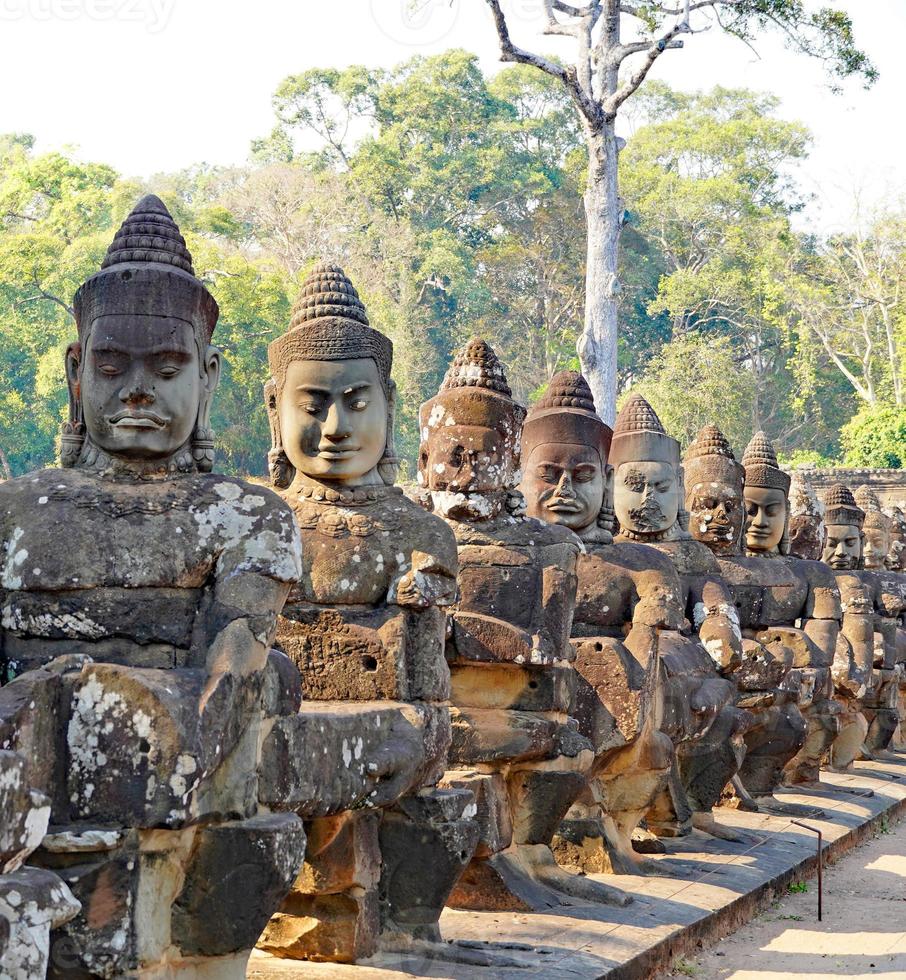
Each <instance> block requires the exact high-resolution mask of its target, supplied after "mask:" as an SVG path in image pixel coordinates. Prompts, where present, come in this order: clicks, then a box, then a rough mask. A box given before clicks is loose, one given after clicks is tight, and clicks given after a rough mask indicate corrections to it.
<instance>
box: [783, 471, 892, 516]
mask: <svg viewBox="0 0 906 980" xmlns="http://www.w3.org/2000/svg"><path fill="white" fill-rule="evenodd" d="M791 472H799V473H802V474H803V475H805V476H806V477H807V478H808V480H809V481H810V482H811V484H812V486H813V487H814V488H815V490H816V491H817V492H818V494H819V496H821V497H822V498H823V497H824V493H825V491H826V490H827V489H828V487H831V486H833V485H834V484H835V483H842V484H843V485H844V486H847V487H849V488H850V489H852V490H855V489H856V488H857V487H861V486H862V485H863V484H867V485H868V486H870V487H871V488H872V490H874V491H875V493H876V494H877V495H878V497H880V499H881V505H882V506H883V507H893V506H897V507H901V508H903V509H904V510H906V470H886V469H870V468H865V469H859V468H856V467H847V466H830V467H826V468H825V467H822V468H819V467H816V466H797V467H794V469H793V470H792V471H791Z"/></svg>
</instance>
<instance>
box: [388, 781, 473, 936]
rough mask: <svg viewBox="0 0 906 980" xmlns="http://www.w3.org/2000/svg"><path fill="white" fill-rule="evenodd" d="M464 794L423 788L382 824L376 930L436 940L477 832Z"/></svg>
mask: <svg viewBox="0 0 906 980" xmlns="http://www.w3.org/2000/svg"><path fill="white" fill-rule="evenodd" d="M473 799H474V798H473V796H472V793H471V792H470V791H469V790H466V789H434V788H431V789H424V790H421V791H420V792H418V793H414V794H412V795H411V796H407V797H403V799H401V800H400V801H399V803H398V804H397V805H396V806H394V807H391V808H390V809H388V810H385V811H384V813H383V815H382V819H381V828H380V844H381V858H382V865H381V882H380V899H381V925H382V930H383V932H384V933H385V934H388V933H390V934H392V933H394V932H397V931H401V932H403V933H405V934H408V935H410V936H414V937H415V938H417V939H426V940H429V941H435V940H439V939H440V932H439V929H438V925H437V921H438V919H439V918H440V913H441V911H442V910H443V907H444V904H445V903H446V901H447V898H448V897H449V895H450V891H451V890H452V888H453V886H454V884H455V883H456V881H457V879H458V878H459V876H460V875H461V874H462V871H463V869H464V868H465V867H466V865H467V864H468V863H469V861H470V860H471V858H472V855H473V854H474V852H475V845H476V843H477V841H478V827H477V825H476V824H475V822H474V821H473V820H472V819H471V817H472V810H473V807H474V804H473Z"/></svg>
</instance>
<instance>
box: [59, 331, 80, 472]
mask: <svg viewBox="0 0 906 980" xmlns="http://www.w3.org/2000/svg"><path fill="white" fill-rule="evenodd" d="M81 356H82V347H81V344H79V342H78V341H76V342H75V343H72V344H70V345H69V347H67V349H66V377H67V389H68V391H69V421H68V422H64V423H63V425H62V428H61V432H60V466H62V467H64V468H66V469H71V468H72V467H73V466H75V465H76V463H78V461H79V457H80V456H81V455H82V447H83V446H84V445H85V423H84V422H83V421H82V392H81V390H80V384H79V380H78V370H79V362H80V360H81Z"/></svg>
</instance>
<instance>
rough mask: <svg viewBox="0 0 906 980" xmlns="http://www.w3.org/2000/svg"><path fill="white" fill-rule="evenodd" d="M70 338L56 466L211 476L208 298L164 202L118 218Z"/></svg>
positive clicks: (212, 383) (213, 363) (214, 312)
mask: <svg viewBox="0 0 906 980" xmlns="http://www.w3.org/2000/svg"><path fill="white" fill-rule="evenodd" d="M74 307H75V317H76V325H77V328H78V335H79V339H78V341H77V342H76V343H73V344H70V346H69V349H68V350H67V352H66V377H67V382H68V385H69V421H68V422H67V423H66V424H65V425H64V427H63V439H62V451H61V462H62V465H63V466H74V465H75V464H76V463H77V462H79V461H82V462H93V461H94V460H96V459H98V457H99V454H101V453H103V454H106V455H107V456H109V457H112V458H113V459H118V460H123V461H126V462H135V463H141V464H145V465H148V466H151V467H166V468H168V469H173V470H176V471H185V472H188V471H190V470H194V469H198V470H205V471H206V470H210V469H211V467H212V465H213V460H214V437H213V433H212V432H211V431H210V428H209V416H210V406H211V398H212V395H213V393H214V389H215V388H216V387H217V383H218V381H219V379H220V353H219V351H217V350H216V349H215V348H213V347H211V346H210V341H211V335H212V334H213V331H214V326H215V324H216V323H217V317H218V309H217V303H216V302H215V300H214V297H213V296H211V294H210V293H209V292H208V290H207V289H206V288H205V286H204V284H203V283H202V282H201V281H200V280H199V279H197V278H196V276H195V272H194V270H193V268H192V257H191V255H189V252H188V250H187V249H186V243H185V240H184V239H183V237H182V235H181V234H180V233H179V228H177V226H176V223H175V222H174V221H173V218H172V217H171V216H170V212H169V211H168V210H167V208H166V207H165V205H164V204H163V202H162V201H161V200H160V199H159V198H157V197H155V196H154V195H153V194H149V195H148V196H147V197H143V198H142V199H141V201H139V203H138V204H137V205H136V206H135V209H134V210H133V211H132V213H131V214H130V215H129V217H128V218H126V220H125V222H124V223H123V225H122V227H121V228H120V230H119V231H118V232H117V233H116V237H115V238H114V240H113V243H112V244H111V245H110V248H109V249H108V250H107V255H106V257H105V259H104V262H103V264H102V266H101V271H100V272H98V273H96V274H95V275H93V276H92V277H91V278H90V279H88V280H87V281H86V282H84V283H83V284H82V285H81V287H80V288H79V290H78V292H77V293H76V296H75V300H74Z"/></svg>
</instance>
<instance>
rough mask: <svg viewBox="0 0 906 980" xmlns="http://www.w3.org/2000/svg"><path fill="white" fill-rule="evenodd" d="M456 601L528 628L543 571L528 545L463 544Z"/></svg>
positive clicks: (467, 608) (537, 609)
mask: <svg viewBox="0 0 906 980" xmlns="http://www.w3.org/2000/svg"><path fill="white" fill-rule="evenodd" d="M458 581H459V603H458V608H459V609H460V610H462V611H463V612H470V613H479V614H481V615H483V616H492V617H494V618H495V619H502V620H503V621H504V622H506V623H510V624H512V625H514V626H520V627H522V628H523V629H527V630H531V628H532V626H533V624H534V623H535V622H536V620H537V619H538V617H539V613H540V610H541V605H542V593H543V570H542V565H541V562H540V561H539V560H538V556H537V555H536V554H535V553H534V550H533V548H532V547H531V546H520V545H518V544H509V543H507V544H504V543H502V544H499V545H491V544H488V545H465V546H463V547H461V548H460V549H459V579H458Z"/></svg>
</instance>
